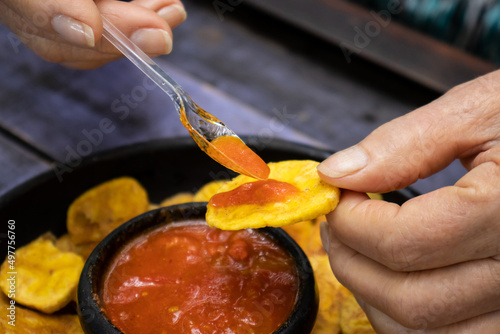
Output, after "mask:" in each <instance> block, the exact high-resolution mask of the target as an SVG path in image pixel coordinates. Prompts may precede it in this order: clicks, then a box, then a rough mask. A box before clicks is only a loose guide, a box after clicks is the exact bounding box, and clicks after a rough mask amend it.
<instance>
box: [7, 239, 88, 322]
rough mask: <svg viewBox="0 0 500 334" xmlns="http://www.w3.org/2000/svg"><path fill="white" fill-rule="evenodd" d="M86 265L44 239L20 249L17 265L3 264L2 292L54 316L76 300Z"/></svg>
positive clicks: (20, 302)
mask: <svg viewBox="0 0 500 334" xmlns="http://www.w3.org/2000/svg"><path fill="white" fill-rule="evenodd" d="M83 264H84V261H83V259H82V258H81V257H80V256H78V255H76V254H74V253H71V252H63V251H61V250H59V249H58V248H57V247H56V246H55V245H54V243H53V241H52V240H50V239H49V238H46V237H45V236H42V237H39V238H38V239H36V240H34V241H32V242H30V243H29V244H28V245H26V246H23V247H21V248H19V249H17V250H16V253H15V262H14V263H9V261H8V258H7V259H6V260H5V261H4V263H3V264H2V266H1V267H0V288H1V289H2V291H3V292H4V293H5V294H6V295H8V296H9V297H11V296H12V299H13V300H15V301H16V303H19V304H22V305H24V306H27V307H30V308H34V309H37V310H40V311H42V312H45V313H53V312H55V311H58V310H60V309H61V308H63V307H64V306H66V305H67V304H68V303H69V302H70V301H71V300H73V298H74V295H75V291H76V288H77V286H78V280H79V278H80V273H81V271H82V268H83ZM13 282H14V283H15V285H14V286H15V288H14V292H13V289H12V287H13V285H12V284H11V283H13Z"/></svg>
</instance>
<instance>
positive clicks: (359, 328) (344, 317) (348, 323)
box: [339, 287, 376, 334]
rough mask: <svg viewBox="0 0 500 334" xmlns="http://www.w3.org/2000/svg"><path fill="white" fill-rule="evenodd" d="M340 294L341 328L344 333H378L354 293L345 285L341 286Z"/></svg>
mask: <svg viewBox="0 0 500 334" xmlns="http://www.w3.org/2000/svg"><path fill="white" fill-rule="evenodd" d="M340 294H341V297H340V298H339V299H340V300H341V304H340V330H341V332H342V334H376V332H375V330H374V329H373V327H372V325H371V324H370V321H369V320H368V318H367V316H366V314H365V312H364V311H363V309H362V308H361V306H359V304H358V302H357V301H356V298H354V295H353V294H352V293H351V292H350V291H349V290H347V289H346V288H344V287H342V288H341V290H340Z"/></svg>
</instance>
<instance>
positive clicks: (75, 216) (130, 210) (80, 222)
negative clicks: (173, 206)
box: [66, 177, 149, 244]
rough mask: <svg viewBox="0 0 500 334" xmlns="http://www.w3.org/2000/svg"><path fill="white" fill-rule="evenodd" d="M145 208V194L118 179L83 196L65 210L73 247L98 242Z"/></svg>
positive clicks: (137, 186) (129, 180) (129, 181)
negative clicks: (74, 244)
mask: <svg viewBox="0 0 500 334" xmlns="http://www.w3.org/2000/svg"><path fill="white" fill-rule="evenodd" d="M148 208H149V202H148V195H147V193H146V190H144V188H143V187H142V186H141V185H140V184H139V182H137V181H136V180H135V179H133V178H130V177H121V178H118V179H114V180H111V181H108V182H104V183H102V184H100V185H98V186H96V187H94V188H91V189H90V190H88V191H86V192H85V193H83V194H82V195H81V196H80V197H78V198H77V199H76V200H75V201H74V202H73V203H72V204H71V206H70V207H69V209H68V217H67V222H66V225H67V229H68V232H69V235H70V237H71V240H72V241H73V242H74V243H76V244H81V243H88V242H99V241H101V240H102V239H104V237H105V236H106V235H108V234H109V233H110V232H111V231H113V230H114V229H115V228H117V227H118V226H120V225H121V224H123V223H124V222H126V221H127V220H129V219H131V218H133V217H135V216H137V215H139V214H141V213H144V212H146V211H147V210H148Z"/></svg>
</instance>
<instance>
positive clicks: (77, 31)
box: [51, 15, 95, 47]
mask: <svg viewBox="0 0 500 334" xmlns="http://www.w3.org/2000/svg"><path fill="white" fill-rule="evenodd" d="M51 23H52V28H54V30H55V31H56V32H57V33H58V34H59V35H61V36H62V37H63V38H64V39H65V40H67V41H69V42H71V43H73V44H76V45H82V46H89V47H94V46H95V40H94V31H93V30H92V28H91V27H90V26H88V25H87V24H85V23H83V22H80V21H78V20H75V19H73V18H71V17H69V16H66V15H56V16H54V18H53V19H52V21H51Z"/></svg>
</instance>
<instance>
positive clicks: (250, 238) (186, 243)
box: [101, 221, 299, 334]
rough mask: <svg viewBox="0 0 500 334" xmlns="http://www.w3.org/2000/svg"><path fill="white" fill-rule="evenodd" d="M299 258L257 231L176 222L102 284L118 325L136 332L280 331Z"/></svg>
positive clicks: (128, 252)
mask: <svg viewBox="0 0 500 334" xmlns="http://www.w3.org/2000/svg"><path fill="white" fill-rule="evenodd" d="M298 285H299V281H298V276H297V269H296V266H295V262H294V260H293V259H292V258H291V257H290V255H289V254H288V253H287V252H286V251H285V250H283V249H282V248H281V247H280V246H278V245H277V244H276V243H275V242H273V241H272V239H271V238H270V237H268V236H266V235H264V234H263V233H259V232H257V231H255V230H240V231H222V230H218V229H214V228H210V227H208V226H207V225H206V223H205V222H202V221H197V222H189V223H176V224H169V225H167V226H165V227H162V228H159V229H157V230H154V231H152V232H150V233H147V234H145V235H142V236H139V237H137V238H136V239H135V240H133V241H132V242H131V243H130V244H128V245H127V246H125V247H124V248H123V249H122V251H121V252H120V253H119V254H118V255H117V256H116V257H115V258H114V259H113V261H111V263H110V265H109V268H108V270H107V272H106V275H105V279H104V283H103V286H102V292H101V295H102V300H103V306H104V307H103V308H104V312H105V313H106V315H107V316H108V317H109V318H110V320H111V322H112V323H113V324H114V325H115V326H116V327H118V328H119V329H120V330H121V331H123V332H125V333H127V334H133V333H141V334H142V333H203V334H206V333H209V334H216V333H217V334H219V333H245V334H246V333H259V334H266V333H273V332H274V331H276V330H277V329H278V328H279V327H280V326H281V324H283V322H284V321H285V320H286V319H287V318H288V316H289V315H290V313H291V312H292V310H293V308H294V305H295V302H296V298H297V291H298Z"/></svg>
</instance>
